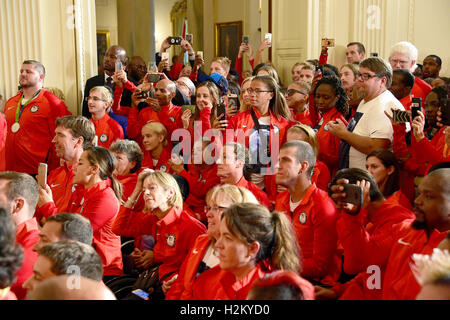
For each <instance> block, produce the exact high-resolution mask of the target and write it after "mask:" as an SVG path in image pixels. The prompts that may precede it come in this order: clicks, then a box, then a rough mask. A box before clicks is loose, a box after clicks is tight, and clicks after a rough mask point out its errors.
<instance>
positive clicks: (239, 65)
mask: <svg viewBox="0 0 450 320" xmlns="http://www.w3.org/2000/svg"><path fill="white" fill-rule="evenodd" d="M248 62H249V63H250V66H251V68H252V70H253V68H254V67H253V64H254V62H255V59H250V60H248ZM234 69H235V70H236V71H237V72H238V74H239V85H242V81H244V78H243V77H242V57H241V58H239V56H236V63H235V64H234Z"/></svg>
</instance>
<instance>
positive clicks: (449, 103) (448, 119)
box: [441, 97, 450, 126]
mask: <svg viewBox="0 0 450 320" xmlns="http://www.w3.org/2000/svg"><path fill="white" fill-rule="evenodd" d="M443 100H444V101H443V104H442V106H441V113H442V115H441V118H442V121H441V123H442V124H443V125H444V126H450V98H449V97H447V98H446V99H443Z"/></svg>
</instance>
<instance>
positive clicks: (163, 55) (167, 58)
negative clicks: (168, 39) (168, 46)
mask: <svg viewBox="0 0 450 320" xmlns="http://www.w3.org/2000/svg"><path fill="white" fill-rule="evenodd" d="M161 60H167V61H169V53H168V52H163V53H162V55H161Z"/></svg>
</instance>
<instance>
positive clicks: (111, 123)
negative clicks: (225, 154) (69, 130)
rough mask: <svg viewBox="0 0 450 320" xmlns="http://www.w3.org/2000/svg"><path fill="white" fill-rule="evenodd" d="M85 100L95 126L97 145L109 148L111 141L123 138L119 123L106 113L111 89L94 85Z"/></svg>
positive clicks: (108, 107) (109, 107)
mask: <svg viewBox="0 0 450 320" xmlns="http://www.w3.org/2000/svg"><path fill="white" fill-rule="evenodd" d="M86 101H87V103H88V108H89V112H90V113H91V115H92V118H91V119H90V121H91V122H92V123H93V124H94V126H95V135H96V136H97V138H98V146H100V147H104V148H107V149H109V147H110V146H111V143H113V142H114V141H116V140H117V139H123V138H124V135H123V129H122V127H121V126H120V124H119V123H118V122H117V121H116V120H114V119H112V118H111V117H110V116H109V115H108V113H109V111H110V109H111V106H112V104H113V96H112V94H111V91H109V89H108V88H106V87H104V86H97V87H94V88H92V89H91V90H90V91H89V96H88V97H86Z"/></svg>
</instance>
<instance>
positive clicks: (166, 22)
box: [155, 0, 181, 59]
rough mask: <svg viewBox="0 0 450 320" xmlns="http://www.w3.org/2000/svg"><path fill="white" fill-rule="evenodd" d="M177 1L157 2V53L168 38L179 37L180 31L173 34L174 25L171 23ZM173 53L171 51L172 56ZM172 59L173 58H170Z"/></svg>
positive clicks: (156, 0) (157, 0)
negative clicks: (171, 12)
mask: <svg viewBox="0 0 450 320" xmlns="http://www.w3.org/2000/svg"><path fill="white" fill-rule="evenodd" d="M176 2H177V0H155V48H156V50H157V51H159V49H160V48H161V43H162V42H163V41H164V39H165V38H167V37H168V36H179V35H181V34H180V31H178V30H177V31H175V33H176V34H172V33H173V31H172V23H171V21H170V10H172V7H173V5H174V4H175V3H176ZM172 54H173V51H171V56H172ZM170 59H172V58H170Z"/></svg>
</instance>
